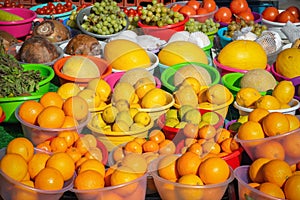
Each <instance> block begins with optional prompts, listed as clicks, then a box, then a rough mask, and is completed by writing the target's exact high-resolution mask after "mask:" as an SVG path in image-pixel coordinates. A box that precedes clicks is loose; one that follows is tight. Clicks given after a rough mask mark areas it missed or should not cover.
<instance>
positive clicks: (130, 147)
mask: <svg viewBox="0 0 300 200" xmlns="http://www.w3.org/2000/svg"><path fill="white" fill-rule="evenodd" d="M124 151H125V153H139V154H141V153H143V147H142V145H140V144H139V143H137V142H136V141H129V142H127V143H126V144H125V146H124Z"/></svg>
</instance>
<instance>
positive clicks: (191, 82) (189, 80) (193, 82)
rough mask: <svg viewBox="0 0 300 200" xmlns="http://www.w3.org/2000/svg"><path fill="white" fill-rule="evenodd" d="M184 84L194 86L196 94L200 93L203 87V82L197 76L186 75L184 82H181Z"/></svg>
mask: <svg viewBox="0 0 300 200" xmlns="http://www.w3.org/2000/svg"><path fill="white" fill-rule="evenodd" d="M181 85H182V86H185V85H190V86H192V88H193V90H194V91H195V93H196V94H199V92H200V90H201V89H202V87H201V84H200V82H199V80H198V79H197V78H195V77H191V76H190V77H186V78H185V79H184V80H183V81H182V83H181Z"/></svg>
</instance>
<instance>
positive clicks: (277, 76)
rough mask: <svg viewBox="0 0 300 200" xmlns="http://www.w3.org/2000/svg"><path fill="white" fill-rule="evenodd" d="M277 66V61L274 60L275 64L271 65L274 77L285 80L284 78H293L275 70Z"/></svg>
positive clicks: (288, 79)
mask: <svg viewBox="0 0 300 200" xmlns="http://www.w3.org/2000/svg"><path fill="white" fill-rule="evenodd" d="M275 66H276V62H274V63H273V65H272V66H271V73H272V74H273V75H274V77H275V79H276V80H277V81H283V80H287V81H290V80H291V79H290V78H288V77H285V76H283V75H281V74H279V73H277V72H276V70H275Z"/></svg>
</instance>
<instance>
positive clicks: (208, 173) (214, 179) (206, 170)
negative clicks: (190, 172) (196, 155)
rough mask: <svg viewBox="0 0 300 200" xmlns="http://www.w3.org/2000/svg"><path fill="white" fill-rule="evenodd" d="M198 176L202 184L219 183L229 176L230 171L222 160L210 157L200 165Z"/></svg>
mask: <svg viewBox="0 0 300 200" xmlns="http://www.w3.org/2000/svg"><path fill="white" fill-rule="evenodd" d="M198 175H199V176H200V178H201V180H202V181H203V183H204V184H215V183H221V182H224V181H226V180H227V179H228V177H229V176H230V169H229V166H228V164H227V163H226V161H224V160H223V159H222V158H219V157H211V158H207V159H206V160H204V161H203V162H202V163H201V164H200V166H199V170H198Z"/></svg>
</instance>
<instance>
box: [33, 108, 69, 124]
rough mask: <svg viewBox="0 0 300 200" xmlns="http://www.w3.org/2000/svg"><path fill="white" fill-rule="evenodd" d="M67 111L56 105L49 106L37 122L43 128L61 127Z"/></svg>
mask: <svg viewBox="0 0 300 200" xmlns="http://www.w3.org/2000/svg"><path fill="white" fill-rule="evenodd" d="M64 120H65V113H64V112H63V110H62V109H60V108H58V107H56V106H48V107H46V108H44V109H43V110H42V112H41V113H40V114H39V115H38V117H37V123H38V125H39V126H40V127H42V128H61V126H62V125H63V123H64Z"/></svg>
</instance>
